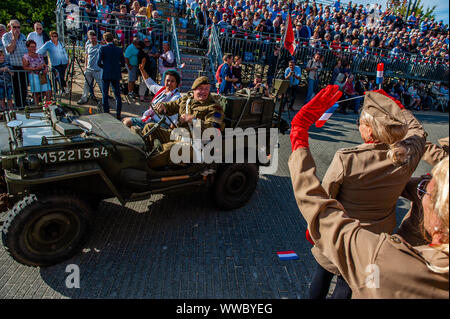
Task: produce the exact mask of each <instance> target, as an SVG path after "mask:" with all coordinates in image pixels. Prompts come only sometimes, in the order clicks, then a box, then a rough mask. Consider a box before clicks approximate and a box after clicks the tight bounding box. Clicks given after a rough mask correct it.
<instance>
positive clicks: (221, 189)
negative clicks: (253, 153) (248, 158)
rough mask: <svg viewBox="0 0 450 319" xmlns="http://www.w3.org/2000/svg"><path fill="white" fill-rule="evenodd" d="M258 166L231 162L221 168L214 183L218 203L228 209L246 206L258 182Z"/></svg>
mask: <svg viewBox="0 0 450 319" xmlns="http://www.w3.org/2000/svg"><path fill="white" fill-rule="evenodd" d="M258 178H259V175H258V166H257V165H255V164H246V163H243V164H230V165H226V166H224V167H223V169H221V170H219V173H218V176H217V178H216V181H215V183H214V197H215V200H216V203H217V205H218V206H219V207H220V208H222V209H226V210H230V209H236V208H239V207H242V206H244V205H245V204H246V203H247V202H248V201H249V199H250V198H251V196H252V195H253V192H254V191H255V189H256V185H257V184H258Z"/></svg>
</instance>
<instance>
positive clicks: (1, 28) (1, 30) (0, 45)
mask: <svg viewBox="0 0 450 319" xmlns="http://www.w3.org/2000/svg"><path fill="white" fill-rule="evenodd" d="M5 33H6V26H5V25H4V24H0V51H3V53H5V48H4V47H3V41H2V37H3V35H4V34H5Z"/></svg>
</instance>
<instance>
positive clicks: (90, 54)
mask: <svg viewBox="0 0 450 319" xmlns="http://www.w3.org/2000/svg"><path fill="white" fill-rule="evenodd" d="M100 47H101V45H100V43H99V42H98V38H97V34H96V33H95V31H94V30H90V31H89V32H88V42H87V43H86V45H85V47H84V48H85V52H86V56H85V58H84V60H85V65H84V69H85V71H84V76H85V77H86V79H85V82H84V89H83V95H82V96H81V98H80V100H79V101H78V102H77V104H79V105H81V104H85V103H87V102H88V100H89V98H90V99H91V100H93V101H94V102H97V98H96V97H95V95H94V81H95V82H96V83H97V84H98V86H99V87H100V90H101V83H102V72H103V70H102V69H101V68H100V67H99V66H98V53H99V51H100Z"/></svg>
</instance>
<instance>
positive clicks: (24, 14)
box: [0, 0, 56, 34]
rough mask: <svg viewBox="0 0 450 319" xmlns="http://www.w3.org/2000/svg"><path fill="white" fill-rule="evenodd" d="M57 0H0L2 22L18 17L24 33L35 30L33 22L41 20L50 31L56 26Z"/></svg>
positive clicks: (0, 18) (0, 21)
mask: <svg viewBox="0 0 450 319" xmlns="http://www.w3.org/2000/svg"><path fill="white" fill-rule="evenodd" d="M55 9H56V0H0V23H2V24H5V25H6V24H7V23H8V22H9V21H10V20H11V19H17V20H19V21H20V24H21V25H22V30H21V31H22V33H23V34H27V33H29V32H31V31H33V23H34V22H41V23H43V24H44V29H45V30H46V31H47V32H48V31H50V30H52V29H53V28H54V27H55V22H56V17H55V12H54V11H55Z"/></svg>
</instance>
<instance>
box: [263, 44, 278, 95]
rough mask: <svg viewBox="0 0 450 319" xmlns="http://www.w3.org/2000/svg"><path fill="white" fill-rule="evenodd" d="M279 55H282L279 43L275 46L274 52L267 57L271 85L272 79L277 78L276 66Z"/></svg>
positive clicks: (269, 84)
mask: <svg viewBox="0 0 450 319" xmlns="http://www.w3.org/2000/svg"><path fill="white" fill-rule="evenodd" d="M279 56H280V47H279V46H278V45H275V46H274V47H273V53H272V54H269V55H268V56H267V57H266V64H267V65H268V66H269V68H268V70H267V85H268V86H269V87H272V81H273V79H274V78H275V72H277V70H276V69H275V68H276V67H277V61H278V57H279Z"/></svg>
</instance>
